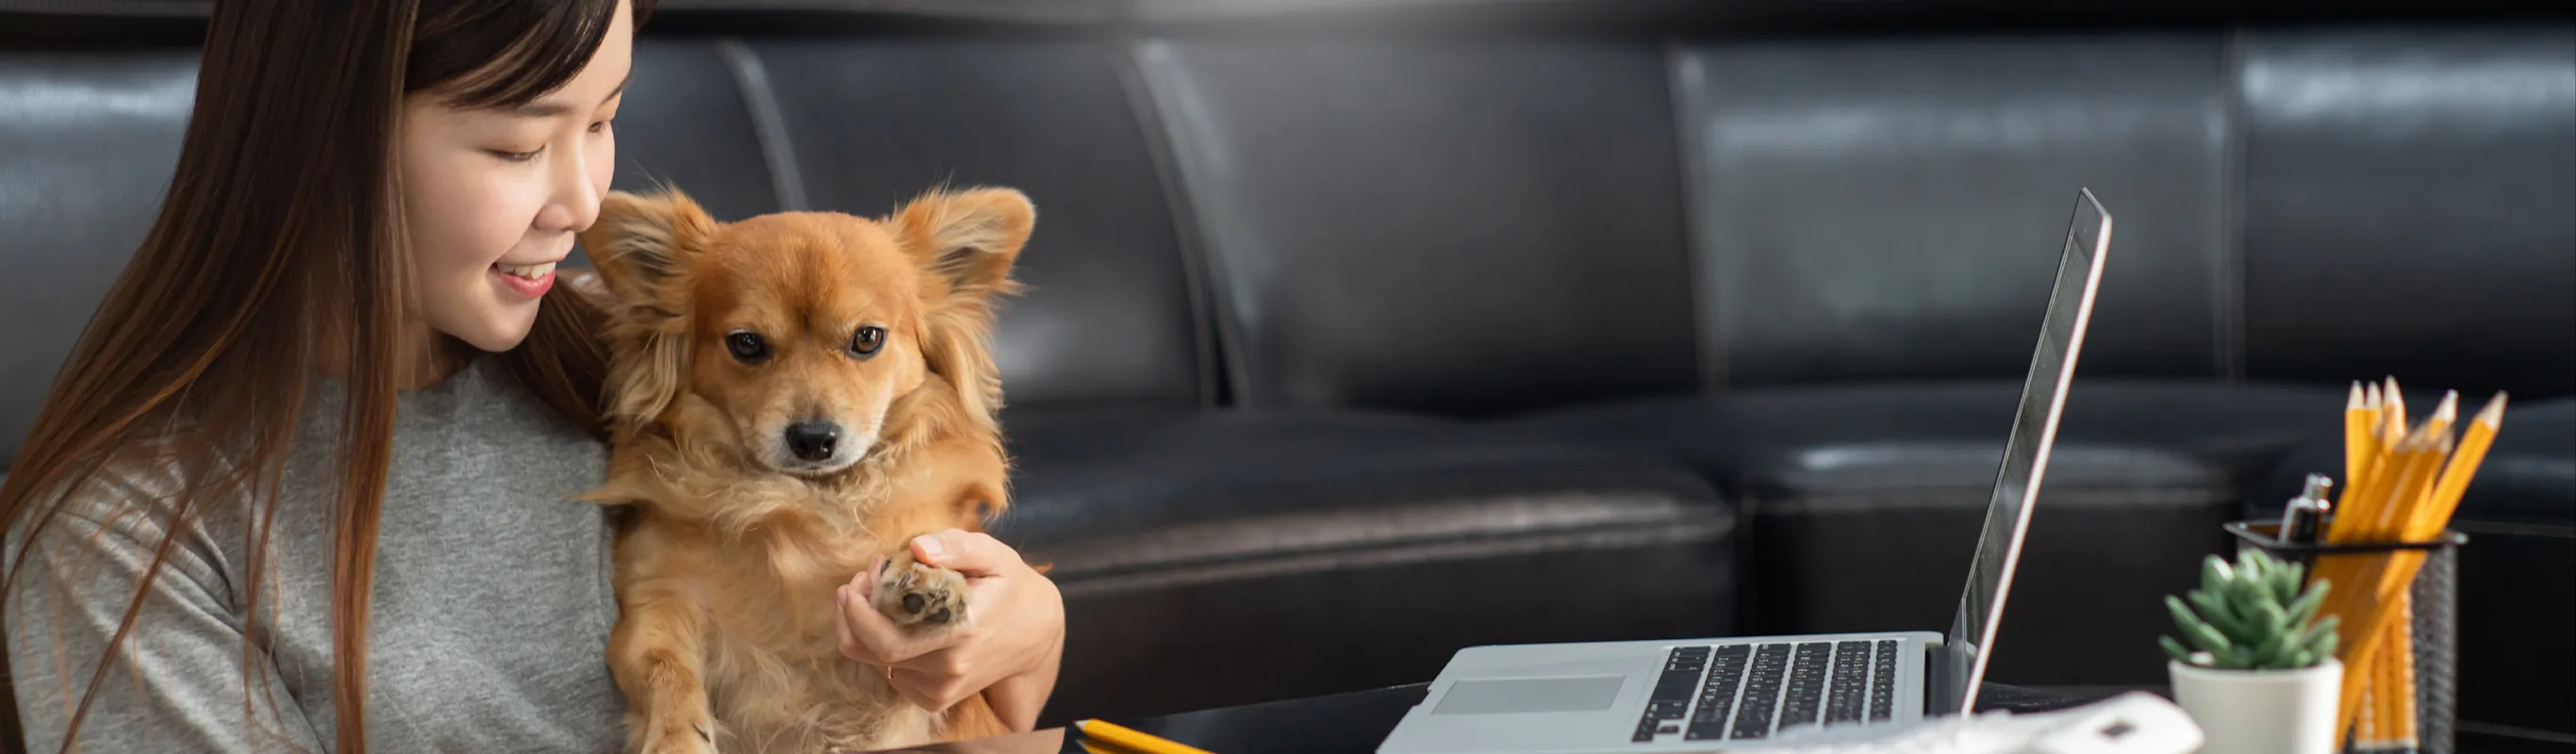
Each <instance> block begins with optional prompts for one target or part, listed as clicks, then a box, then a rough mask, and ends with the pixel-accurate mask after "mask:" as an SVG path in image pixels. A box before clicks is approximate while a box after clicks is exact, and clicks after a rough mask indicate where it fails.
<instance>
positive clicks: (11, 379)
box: [0, 49, 196, 472]
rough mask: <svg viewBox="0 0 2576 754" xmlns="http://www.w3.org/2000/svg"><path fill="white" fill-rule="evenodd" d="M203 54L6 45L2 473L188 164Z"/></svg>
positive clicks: (0, 254) (1, 99)
mask: <svg viewBox="0 0 2576 754" xmlns="http://www.w3.org/2000/svg"><path fill="white" fill-rule="evenodd" d="M195 97H196V53H195V51H194V50H192V49H191V50H154V51H141V52H124V53H119V54H116V55H90V54H76V53H69V52H25V51H5V50H0V472H5V471H7V470H8V468H9V466H10V462H11V461H12V460H13V459H15V458H17V456H18V449H19V444H20V443H22V442H24V441H25V440H26V436H27V428H28V425H29V424H31V423H32V422H34V420H35V416H36V409H37V408H38V407H40V406H42V405H43V403H44V400H45V392H46V390H47V389H48V388H49V387H50V386H51V385H52V384H53V381H54V374H55V372H56V371H57V370H58V369H60V368H61V366H62V362H63V359H64V357H66V356H68V355H69V354H70V353H71V348H72V343H73V341H75V340H77V339H78V338H79V336H80V331H81V327H82V326H83V325H84V324H86V323H88V322H89V318H90V314H91V312H93V311H94V310H96V309H97V307H98V300H99V298H100V297H102V296H105V295H106V294H107V289H108V287H109V285H111V284H113V283H114V282H115V281H116V276H117V274H118V273H120V272H121V271H123V270H124V269H125V261H126V260H127V259H129V258H132V257H133V255H134V247H135V246H136V245H137V244H140V243H142V242H143V234H144V233H145V232H146V231H147V230H149V229H150V228H151V225H152V220H153V217H154V215H155V213H156V212H157V211H158V210H159V208H160V202H161V195H162V194H163V192H165V191H167V190H168V189H169V184H170V175H171V172H172V170H174V169H175V168H176V166H177V165H178V161H179V134H180V131H181V130H182V129H183V128H185V127H186V125H187V118H188V110H189V105H190V103H191V102H193V101H194V100H195Z"/></svg>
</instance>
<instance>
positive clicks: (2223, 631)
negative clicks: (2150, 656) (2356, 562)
mask: <svg viewBox="0 0 2576 754" xmlns="http://www.w3.org/2000/svg"><path fill="white" fill-rule="evenodd" d="M2306 570H2307V569H2306V568H2305V567H2303V566H2300V565H2299V564H2296V563H2284V562H2282V561H2280V560H2279V559H2277V558H2274V557H2272V556H2271V555H2269V554H2266V553H2264V552H2263V551H2262V550H2254V549H2248V550H2246V551H2244V552H2243V553H2242V554H2240V555H2238V556H2237V560H2236V564H2235V565H2234V566H2233V567H2230V566H2229V565H2228V563H2227V561H2225V560H2221V559H2219V557H2218V556H2216V555H2211V556H2209V558H2208V559H2207V560H2206V561H2204V562H2203V563H2202V564H2201V569H2200V588H2199V589H2195V590H2192V591H2191V593H2190V594H2189V595H2188V599H2189V604H2185V601H2184V599H2183V598H2177V597H2174V596H2172V595H2167V596H2166V597H2165V608H2166V609H2167V610H2170V611H2172V612H2173V619H2174V625H2175V626H2177V627H2179V628H2181V629H2182V635H2183V639H2184V640H2185V641H2188V642H2189V644H2188V646H2186V644H2185V643H2184V641H2175V640H2174V638H2173V637H2171V636H2159V637H2156V639H2157V643H2158V644H2162V645H2164V648H2165V653H2166V654H2169V655H2173V658H2174V659H2176V660H2179V661H2182V662H2184V663H2186V664H2191V665H2198V666H2201V667H2205V668H2221V669H2228V670H2287V669H2296V668H2304V667H2309V666H2313V665H2316V664H2317V663H2321V662H2324V661H2326V660H2327V659H2330V658H2332V657H2334V651H2335V638H2336V637H2335V627H2336V624H2337V621H2338V616H2333V615H2328V616H2325V618H2324V619H2322V620H2320V619H2317V608H2318V607H2319V606H2321V605H2323V604H2325V600H2326V590H2327V589H2329V588H2330V587H2331V586H2332V585H2331V584H2328V583H2327V582H2326V580H2325V579H2317V580H2316V582H2315V583H2311V584H2308V585H2307V591H2305V592H2301V591H2300V590H2299V581H2300V578H2301V577H2303V576H2305V575H2306V573H2305V571H2306Z"/></svg>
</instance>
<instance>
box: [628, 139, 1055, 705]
mask: <svg viewBox="0 0 2576 754" xmlns="http://www.w3.org/2000/svg"><path fill="white" fill-rule="evenodd" d="M1034 222H1035V210H1034V208H1033V207H1031V205H1030V204H1029V202H1028V200H1027V198H1026V197H1024V196H1022V195H1020V194H1019V193H1018V192H1016V191H1011V190H1008V189H977V190H970V191H961V192H945V191H941V192H932V193H929V194H926V195H924V196H922V197H921V198H919V199H917V200H915V201H913V202H911V203H909V204H907V205H906V206H905V207H903V208H902V209H901V210H899V211H897V212H896V213H894V214H893V215H890V216H888V217H885V218H879V219H866V218H860V217H854V216H850V215H845V214H839V213H825V212H791V213H778V214H771V215H763V216H759V217H755V218H751V219H748V220H744V221H741V222H737V223H718V222H716V221H715V220H714V219H712V218H711V217H709V216H708V215H707V213H706V212H704V211H703V210H701V209H699V207H698V206H697V205H696V204H695V203H694V202H692V201H691V200H690V199H689V198H688V197H687V196H685V195H682V194H680V193H678V192H676V191H666V192H663V193H658V194H654V195H634V194H627V193H615V194H611V195H610V196H609V197H608V198H607V200H606V201H605V202H604V203H603V206H602V207H601V210H600V217H599V220H598V222H596V223H595V224H593V225H592V227H591V228H590V229H589V230H587V231H585V232H583V233H582V235H581V241H582V245H583V246H584V248H586V249H588V250H589V252H590V254H591V256H592V259H593V261H594V264H595V266H596V267H597V268H598V270H599V274H600V278H601V280H602V281H603V282H605V283H606V284H607V287H608V289H609V292H610V293H611V294H612V298H613V300H614V302H615V303H614V305H613V306H612V313H613V319H612V325H611V328H610V330H611V331H610V333H609V334H608V335H609V338H610V341H611V344H612V346H611V347H612V354H613V359H612V366H611V371H610V378H609V385H608V390H607V394H608V397H607V400H608V403H609V407H608V408H609V412H608V413H609V418H610V421H611V423H612V427H613V436H612V457H611V461H610V466H609V474H608V479H607V481H606V483H605V484H603V485H602V486H601V487H600V488H599V489H597V490H595V491H593V492H592V493H591V495H590V498H591V499H593V500H596V501H599V502H602V503H607V504H613V505H623V506H628V507H629V508H631V509H632V511H633V515H632V516H631V517H630V519H629V520H628V522H627V524H626V525H625V526H624V527H622V528H621V530H620V533H619V537H618V543H617V549H616V561H617V562H616V592H617V597H618V602H619V604H620V607H621V608H622V611H621V614H620V616H619V618H618V622H617V627H616V630H615V633H614V634H613V637H612V639H611V642H610V647H609V653H610V657H609V658H608V661H609V664H610V666H611V668H612V670H613V672H614V674H615V676H616V678H617V683H618V685H619V687H620V688H622V689H623V690H624V691H625V693H626V696H627V698H628V701H629V706H630V708H631V712H630V714H629V719H628V722H629V731H630V738H629V748H630V750H636V751H645V752H702V751H713V750H717V749H723V750H726V751H782V752H783V751H794V752H815V751H824V750H828V749H833V748H858V749H874V748H885V747H894V746H907V745H913V744H918V743H925V742H932V741H939V740H953V739H958V738H967V737H973V736H979V735H987V734H992V733H999V732H1002V729H1003V726H1002V724H1001V721H1000V719H999V718H998V717H996V716H995V715H994V713H993V711H992V709H991V707H990V706H989V705H988V704H987V703H986V701H985V700H984V699H983V698H982V697H981V696H975V697H970V698H969V699H967V700H966V701H965V702H962V703H960V704H958V705H957V706H956V707H955V708H952V709H948V710H940V711H931V710H924V709H921V708H920V707H917V706H915V705H913V704H912V703H910V702H908V701H906V700H905V699H904V698H903V697H901V696H899V695H898V694H897V693H896V692H895V691H894V690H893V689H892V688H891V687H890V686H889V685H888V683H887V678H886V677H885V675H884V674H883V672H882V671H881V670H879V669H876V668H872V667H869V666H866V665H863V664H861V663H858V662H854V661H851V660H848V659H845V658H843V657H842V656H841V655H840V653H839V651H838V648H837V637H838V626H837V625H836V621H838V620H839V617H838V615H837V600H836V594H837V591H836V590H837V588H838V587H839V586H840V585H842V584H845V583H848V582H849V581H850V580H851V579H852V578H853V577H854V576H855V575H856V574H858V573H859V572H860V571H861V570H863V569H865V568H866V566H867V564H868V563H869V562H870V561H871V560H873V559H874V558H876V557H877V556H888V557H890V558H892V559H893V560H892V561H891V565H889V566H888V567H887V568H886V569H885V571H884V572H883V573H884V575H883V576H882V578H880V579H879V580H878V581H877V582H875V584H876V586H875V594H876V600H875V601H876V603H877V604H876V607H877V608H878V609H879V610H880V611H881V612H884V613H885V614H886V615H887V616H888V617H889V618H891V619H893V621H894V622H895V623H896V624H897V625H900V626H904V627H905V628H906V629H907V630H912V631H945V630H958V629H959V628H960V627H962V626H964V625H966V624H967V623H968V622H970V621H971V620H972V619H973V616H971V615H968V614H967V612H966V602H965V598H966V582H965V580H964V579H963V577H961V576H959V575H958V574H956V573H955V572H952V571H948V570H946V569H942V568H936V567H932V566H927V565H923V564H919V563H915V562H913V561H912V560H911V559H910V558H909V557H908V550H907V549H906V542H908V541H909V540H910V538H912V537H913V536H915V535H919V534H924V533H929V532H934V531H938V530H942V529H947V528H952V527H954V528H961V529H965V530H968V531H978V530H980V529H981V528H982V525H983V524H984V523H985V522H987V521H989V520H990V518H991V517H992V516H994V515H998V514H999V513H1000V512H1001V511H1002V510H1003V509H1004V508H1006V507H1008V505H1009V500H1008V492H1009V490H1008V488H1007V459H1006V457H1005V455H1004V453H1003V449H1002V436H1001V432H1000V430H999V428H998V426H997V424H996V421H995V416H994V413H995V411H996V410H997V409H998V408H999V407H1000V405H1001V386H1000V380H999V378H998V376H997V374H996V372H995V369H994V366H993V362H992V358H991V355H990V353H989V351H988V349H987V346H986V343H987V341H988V339H989V334H990V330H991V322H992V311H993V310H992V303H993V300H994V299H995V298H996V297H998V296H1000V295H1003V294H1006V293H1009V292H1011V291H1012V290H1013V289H1014V285H1015V284H1014V283H1013V282H1012V281H1011V280H1010V277H1009V272H1010V269H1011V266H1012V263H1013V262H1014V261H1015V260H1016V259H1017V257H1018V254H1019V252H1020V249H1021V247H1022V246H1023V245H1024V244H1025V243H1026V242H1027V240H1028V237H1029V233H1030V231H1031V228H1032V226H1033V224H1034ZM867 328H875V334H874V337H873V338H872V337H870V335H869V333H867V332H866V331H865V330H866V329H867ZM743 333H750V334H752V338H753V339H754V340H757V341H758V345H759V346H760V347H759V348H749V347H747V345H748V343H749V342H750V341H747V340H745V339H744V338H743V335H742V334H743ZM870 344H873V345H874V347H873V349H871V348H869V347H868V346H869V345H870ZM753 352H757V353H756V354H754V355H756V356H757V358H751V357H746V354H750V353H753ZM822 425H830V426H836V427H838V428H839V429H838V439H837V441H815V442H803V443H801V444H800V443H799V442H797V441H793V440H782V439H781V437H782V435H786V436H789V437H796V436H799V435H796V434H795V431H794V429H793V428H795V427H804V426H822ZM802 436H804V437H808V438H813V437H819V435H812V434H807V435H802ZM809 456H815V457H811V458H809Z"/></svg>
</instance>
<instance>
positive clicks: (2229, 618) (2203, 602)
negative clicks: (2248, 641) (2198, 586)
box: [2190, 592, 2245, 636]
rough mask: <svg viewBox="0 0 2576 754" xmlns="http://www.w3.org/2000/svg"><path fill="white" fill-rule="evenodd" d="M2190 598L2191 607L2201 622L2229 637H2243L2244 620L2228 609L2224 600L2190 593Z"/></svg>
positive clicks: (2204, 593) (2210, 595) (2208, 594)
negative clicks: (2194, 609)
mask: <svg viewBox="0 0 2576 754" xmlns="http://www.w3.org/2000/svg"><path fill="white" fill-rule="evenodd" d="M2190 598H2191V606H2192V607H2194V608H2196V609H2197V610H2196V612H2197V613H2198V614H2199V615H2200V619H2201V621H2203V622H2206V623H2208V624H2209V625H2210V627H2212V628H2216V629H2218V631H2219V632H2220V633H2224V634H2227V635H2229V636H2243V635H2245V620H2244V619H2243V618H2240V617H2237V615H2236V614H2235V611H2233V610H2229V609H2228V607H2227V601H2226V600H2223V599H2219V598H2218V596H2217V595H2213V594H2210V593H2208V592H2192V593H2191V595H2190Z"/></svg>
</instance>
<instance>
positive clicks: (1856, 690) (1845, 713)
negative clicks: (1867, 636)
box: [1825, 641, 1872, 724]
mask: <svg viewBox="0 0 2576 754" xmlns="http://www.w3.org/2000/svg"><path fill="white" fill-rule="evenodd" d="M1871 655H1872V652H1871V650H1870V645H1869V642H1865V641H1846V642H1842V643H1839V644H1835V645H1834V675H1833V683H1832V686H1831V687H1830V688H1829V689H1828V691H1830V692H1831V693H1830V695H1828V696H1827V697H1826V699H1825V722H1826V723H1828V724H1830V723H1850V722H1859V721H1860V719H1861V717H1862V716H1864V715H1866V714H1868V711H1869V700H1868V699H1867V697H1866V696H1864V694H1865V693H1866V692H1867V691H1868V690H1869V665H1870V660H1871Z"/></svg>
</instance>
